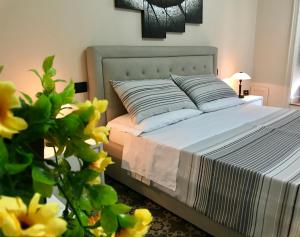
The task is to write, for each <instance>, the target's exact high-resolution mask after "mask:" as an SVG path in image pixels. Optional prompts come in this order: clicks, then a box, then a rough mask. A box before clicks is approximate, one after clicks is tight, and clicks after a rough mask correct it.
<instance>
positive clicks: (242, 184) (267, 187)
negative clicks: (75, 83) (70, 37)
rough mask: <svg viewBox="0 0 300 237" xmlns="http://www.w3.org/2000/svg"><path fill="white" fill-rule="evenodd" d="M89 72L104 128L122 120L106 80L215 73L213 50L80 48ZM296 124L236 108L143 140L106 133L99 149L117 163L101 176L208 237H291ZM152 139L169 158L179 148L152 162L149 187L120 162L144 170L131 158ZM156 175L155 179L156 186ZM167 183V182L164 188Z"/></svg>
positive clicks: (295, 228) (274, 113)
mask: <svg viewBox="0 0 300 237" xmlns="http://www.w3.org/2000/svg"><path fill="white" fill-rule="evenodd" d="M87 67H88V78H89V96H90V97H91V98H92V97H98V98H101V99H108V100H109V102H110V105H109V107H108V110H107V112H106V114H105V115H104V116H103V117H102V121H101V122H102V123H103V124H106V123H107V122H109V121H112V120H113V119H115V118H117V117H119V116H121V115H123V114H126V113H127V112H126V110H125V109H124V106H123V105H122V102H121V101H120V99H119V98H118V96H117V95H116V93H115V92H114V90H113V89H112V86H111V84H110V80H119V81H122V80H124V81H126V80H131V81H134V80H140V79H162V78H166V77H168V76H169V75H170V73H174V74H177V75H201V74H217V49H216V48H215V47H210V46H205V47H200V46H195V47H144V46H143V47H142V46H140V47H133V46H96V47H90V48H88V49H87ZM299 117H300V114H299V112H297V111H289V110H285V109H278V108H272V107H261V106H255V105H239V106H235V107H230V108H228V109H224V110H220V111H215V112H211V113H206V114H204V115H199V116H196V117H193V118H191V119H188V120H184V121H181V122H180V123H178V124H173V125H170V126H166V127H162V128H161V129H157V130H155V131H153V132H149V133H145V134H144V135H142V138H143V139H141V138H139V137H136V136H132V135H130V136H128V135H126V134H122V133H118V132H117V131H112V134H111V140H112V141H111V142H110V143H109V144H108V145H106V146H105V149H106V151H108V152H109V154H110V155H111V156H112V157H113V159H114V162H115V163H116V164H115V165H113V166H111V168H110V169H108V171H107V174H108V175H110V176H112V177H113V178H115V179H117V180H118V181H120V182H122V183H124V184H125V185H127V186H129V187H131V188H132V189H134V190H135V191H137V192H139V193H141V194H143V195H144V196H146V197H148V198H150V199H152V200H153V201H155V202H157V203H158V204H160V205H161V206H163V207H165V208H166V209H168V210H170V211H172V212H174V213H175V214H177V215H178V216H180V217H182V218H184V219H186V220H187V221H189V222H191V223H193V224H194V225H196V226H198V227H199V228H201V229H202V230H204V231H207V232H208V233H210V234H212V235H213V236H217V237H218V236H220V237H227V236H228V237H229V236H230V237H237V236H290V237H294V236H295V237H296V236H298V235H299V228H300V227H299V226H300V224H299V216H298V215H299V214H298V213H299V197H298V186H299V185H298V184H299V178H300V177H299V176H300V175H299V168H298V167H300V164H299V159H298V157H300V156H299V145H298V144H299V142H300V135H299V131H298V129H299V127H300V126H299V124H300V122H299V121H300V118H299ZM189 126H190V127H189ZM162 134H163V135H164V136H163V137H162ZM174 134H175V136H174V138H173V137H172V136H173V135H174ZM199 134H201V135H200V137H201V139H200V138H199ZM113 137H115V138H113ZM122 138H123V139H122ZM178 138H180V139H182V140H180V139H179V140H178ZM193 139H195V140H193ZM149 141H151V142H152V143H154V147H156V146H155V144H159V147H160V148H162V149H161V151H162V152H163V151H165V152H166V153H165V156H166V157H167V156H168V155H167V154H172V155H173V156H174V154H175V153H176V151H178V152H177V153H176V154H178V157H177V159H176V162H177V163H176V162H175V161H174V160H172V159H171V158H172V156H171V157H169V158H170V159H169V161H168V160H167V161H166V162H165V163H164V164H162V163H161V160H162V159H157V160H155V161H153V160H152V161H151V162H152V163H153V162H154V164H156V165H152V163H151V167H157V168H158V169H157V170H156V171H155V170H154V171H153V172H156V173H154V174H155V175H152V177H153V178H152V179H151V180H150V181H149V180H146V181H144V180H142V179H140V181H138V180H137V178H136V177H135V178H133V175H132V174H130V173H129V172H128V171H127V170H124V169H122V168H121V167H124V159H125V161H126V162H127V160H126V155H123V153H124V152H125V151H126V152H125V153H126V154H127V157H128V156H129V158H128V162H129V161H130V159H131V157H133V158H135V159H136V160H135V162H136V163H139V164H143V163H145V164H146V163H147V162H146V161H143V162H141V159H140V157H138V156H136V153H137V152H135V153H132V152H131V151H132V150H136V151H140V152H142V151H143V149H146V148H147V146H149V144H150V145H151V143H149ZM128 144H131V150H130V146H129V145H128ZM274 144H275V146H274ZM132 148H135V149H132ZM175 148H176V149H177V150H176V149H175ZM139 149H140V150H139ZM174 149H175V150H174ZM155 151H156V150H155ZM174 151H175V153H172V152H174ZM257 151H261V154H258V153H257ZM130 152H131V153H130ZM150 153H151V151H150ZM163 154H164V153H161V155H160V157H163ZM122 157H123V162H122ZM174 157H175V156H174ZM257 157H259V158H257ZM261 157H262V158H263V159H261ZM259 159H260V160H259ZM133 160H134V159H133ZM247 160H249V161H250V162H245V161H247ZM265 161H267V162H265ZM155 162H156V163H155ZM168 162H169V163H168ZM174 164H175V165H174ZM168 166H169V167H172V168H170V169H167V168H168ZM161 167H163V168H164V169H165V170H166V172H163V171H162V170H160V169H159V168H161ZM151 169H152V168H151ZM174 170H176V172H173V171H174ZM151 171H152V170H151ZM160 173H164V174H162V175H161V176H162V178H161V177H159V179H157V180H155V181H157V182H153V180H154V178H155V177H157V176H160ZM152 174H153V173H152ZM172 177H173V182H172V183H171V184H168V183H167V184H166V185H162V184H165V183H164V181H166V180H167V181H170V180H171V181H172ZM174 177H175V178H174ZM174 180H175V181H174ZM167 185H170V186H168V187H166V186H167ZM172 185H173V186H172ZM174 185H175V186H174ZM207 194H209V195H207Z"/></svg>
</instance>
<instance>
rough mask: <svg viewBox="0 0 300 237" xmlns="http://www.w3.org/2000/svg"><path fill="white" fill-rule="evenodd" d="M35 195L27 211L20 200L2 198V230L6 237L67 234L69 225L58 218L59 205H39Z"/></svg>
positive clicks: (49, 236)
mask: <svg viewBox="0 0 300 237" xmlns="http://www.w3.org/2000/svg"><path fill="white" fill-rule="evenodd" d="M39 200H40V194H35V195H34V196H33V198H32V199H31V201H30V204H29V207H28V209H27V207H26V205H25V204H24V203H23V201H22V199H20V198H18V197H17V198H13V197H6V196H2V197H1V198H0V229H1V230H2V232H3V234H4V235H5V236H14V237H56V236H60V235H61V234H62V233H64V232H65V230H66V226H67V223H66V222H65V221H64V220H62V219H60V218H58V217H57V213H58V211H59V207H58V204H57V203H49V204H45V205H41V204H39Z"/></svg>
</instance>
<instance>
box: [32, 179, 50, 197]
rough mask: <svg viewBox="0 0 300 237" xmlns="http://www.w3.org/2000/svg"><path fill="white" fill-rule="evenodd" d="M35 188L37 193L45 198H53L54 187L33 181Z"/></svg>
mask: <svg viewBox="0 0 300 237" xmlns="http://www.w3.org/2000/svg"><path fill="white" fill-rule="evenodd" d="M33 188H34V191H35V192H37V193H40V194H41V195H42V196H43V197H51V195H52V192H53V186H52V185H48V184H44V183H40V182H37V181H33Z"/></svg>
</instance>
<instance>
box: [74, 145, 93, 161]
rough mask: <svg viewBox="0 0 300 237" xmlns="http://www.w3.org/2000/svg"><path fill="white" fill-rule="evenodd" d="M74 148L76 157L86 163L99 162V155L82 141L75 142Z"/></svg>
mask: <svg viewBox="0 0 300 237" xmlns="http://www.w3.org/2000/svg"><path fill="white" fill-rule="evenodd" d="M74 142H76V144H74ZM73 148H74V152H75V154H76V156H77V157H79V158H80V159H82V160H84V161H87V162H94V161H96V160H98V153H97V152H95V151H94V150H93V149H92V148H91V146H90V145H89V144H87V143H85V142H83V141H82V140H78V141H76V140H73Z"/></svg>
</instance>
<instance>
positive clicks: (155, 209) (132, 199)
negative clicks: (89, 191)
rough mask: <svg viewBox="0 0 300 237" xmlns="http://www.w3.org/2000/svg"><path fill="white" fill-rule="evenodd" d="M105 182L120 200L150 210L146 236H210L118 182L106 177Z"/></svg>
mask: <svg viewBox="0 0 300 237" xmlns="http://www.w3.org/2000/svg"><path fill="white" fill-rule="evenodd" d="M106 183H107V184H109V185H111V186H113V187H114V188H115V189H116V190H117V192H118V194H119V199H120V201H121V202H123V203H126V204H127V205H130V206H132V207H140V208H141V207H142V208H143V207H144V208H148V209H149V210H150V211H151V213H152V215H153V216H154V221H153V222H152V225H151V229H150V231H149V234H148V235H147V237H211V235H209V234H207V233H205V232H204V231H202V230H200V229H198V228H197V227H195V226H193V225H192V224H190V223H188V222H186V221H184V220H183V219H181V218H179V217H178V216H176V215H174V214H172V213H170V212H169V211H167V210H165V209H164V208H162V207H160V206H159V205H157V204H156V203H154V202H152V201H151V200H149V199H147V198H145V197H144V196H142V195H140V194H138V193H136V192H135V191H133V190H131V189H130V188H128V187H126V186H124V185H122V184H120V183H119V182H117V181H114V180H113V179H110V178H106Z"/></svg>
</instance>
